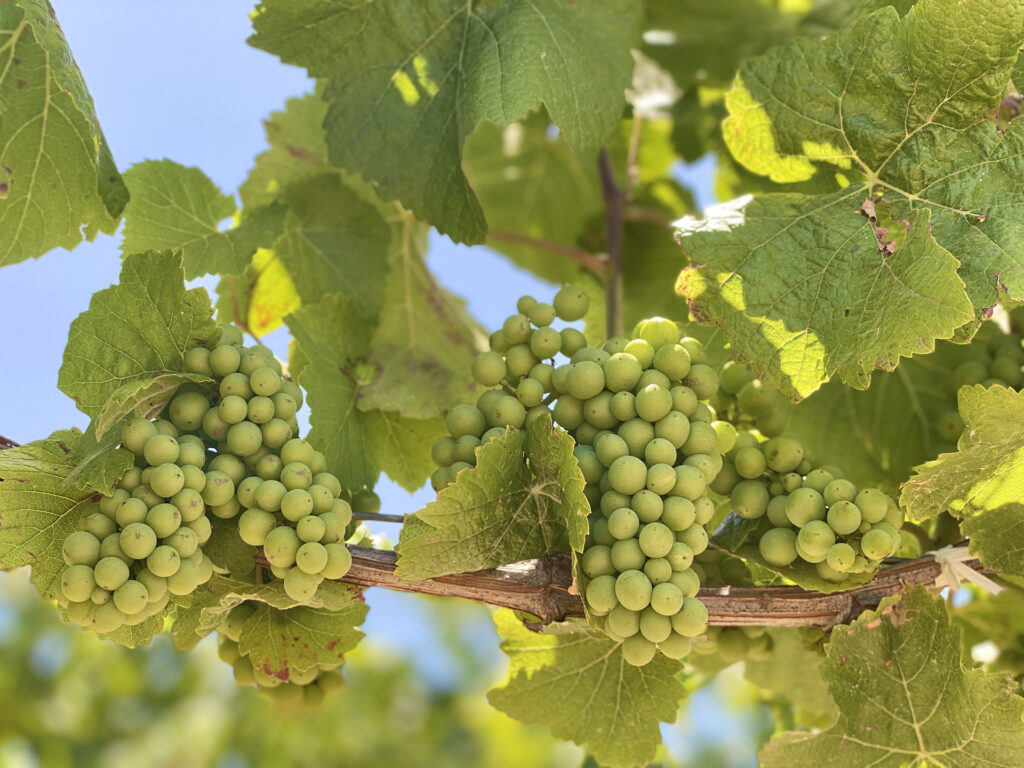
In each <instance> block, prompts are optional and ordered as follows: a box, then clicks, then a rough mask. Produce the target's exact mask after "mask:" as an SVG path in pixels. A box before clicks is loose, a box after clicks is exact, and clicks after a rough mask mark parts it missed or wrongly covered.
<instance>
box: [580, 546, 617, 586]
mask: <svg viewBox="0 0 1024 768" xmlns="http://www.w3.org/2000/svg"><path fill="white" fill-rule="evenodd" d="M580 567H581V568H582V569H583V572H584V573H585V574H587V576H588V577H590V578H591V579H593V578H595V577H597V576H605V575H609V574H613V573H615V566H614V565H613V564H612V550H611V548H610V547H606V546H604V545H602V544H597V545H595V546H592V547H589V548H588V549H587V550H586V551H585V552H584V553H583V555H582V557H581V558H580Z"/></svg>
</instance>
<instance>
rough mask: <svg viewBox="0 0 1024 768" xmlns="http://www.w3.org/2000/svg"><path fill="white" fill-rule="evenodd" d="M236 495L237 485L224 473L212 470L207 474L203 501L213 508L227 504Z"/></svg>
mask: <svg viewBox="0 0 1024 768" xmlns="http://www.w3.org/2000/svg"><path fill="white" fill-rule="evenodd" d="M234 495H235V483H234V481H233V480H232V479H231V478H230V477H228V476H227V475H226V474H224V473H223V472H220V471H218V470H211V471H210V472H207V473H206V487H205V488H203V493H202V496H203V501H205V502H206V503H207V504H208V505H209V506H211V507H217V506H220V505H221V504H226V503H227V501H228V499H231V498H232V497H233V496H234Z"/></svg>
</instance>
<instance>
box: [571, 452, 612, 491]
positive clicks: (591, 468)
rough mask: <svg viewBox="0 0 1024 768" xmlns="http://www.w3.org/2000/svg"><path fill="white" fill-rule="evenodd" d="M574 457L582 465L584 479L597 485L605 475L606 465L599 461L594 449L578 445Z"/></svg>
mask: <svg viewBox="0 0 1024 768" xmlns="http://www.w3.org/2000/svg"><path fill="white" fill-rule="evenodd" d="M573 455H574V456H575V457H576V461H577V462H578V463H579V465H580V470H581V471H582V472H583V478H584V479H585V480H586V481H587V482H588V483H596V482H597V481H598V480H600V479H601V475H603V474H604V465H602V464H601V462H600V461H598V458H597V454H595V453H594V449H593V448H591V447H590V446H589V445H577V446H576V447H575V448H574V449H573Z"/></svg>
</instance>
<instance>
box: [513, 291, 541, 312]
mask: <svg viewBox="0 0 1024 768" xmlns="http://www.w3.org/2000/svg"><path fill="white" fill-rule="evenodd" d="M536 304H537V300H536V299H535V298H533V296H520V297H519V299H518V300H517V301H516V311H517V312H518V313H519V314H521V315H526V314H529V312H530V310H531V309H532V308H533V307H534V306H535V305H536Z"/></svg>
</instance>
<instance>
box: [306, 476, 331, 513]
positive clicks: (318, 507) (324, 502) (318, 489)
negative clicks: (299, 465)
mask: <svg viewBox="0 0 1024 768" xmlns="http://www.w3.org/2000/svg"><path fill="white" fill-rule="evenodd" d="M306 490H307V491H309V495H310V496H312V497H313V514H315V515H319V514H323V513H324V512H330V511H331V509H332V508H333V507H334V496H333V495H332V494H331V492H330V490H329V489H327V488H326V487H324V486H322V485H317V484H316V483H314V484H313V485H311V486H309V488H307V489H306Z"/></svg>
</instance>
